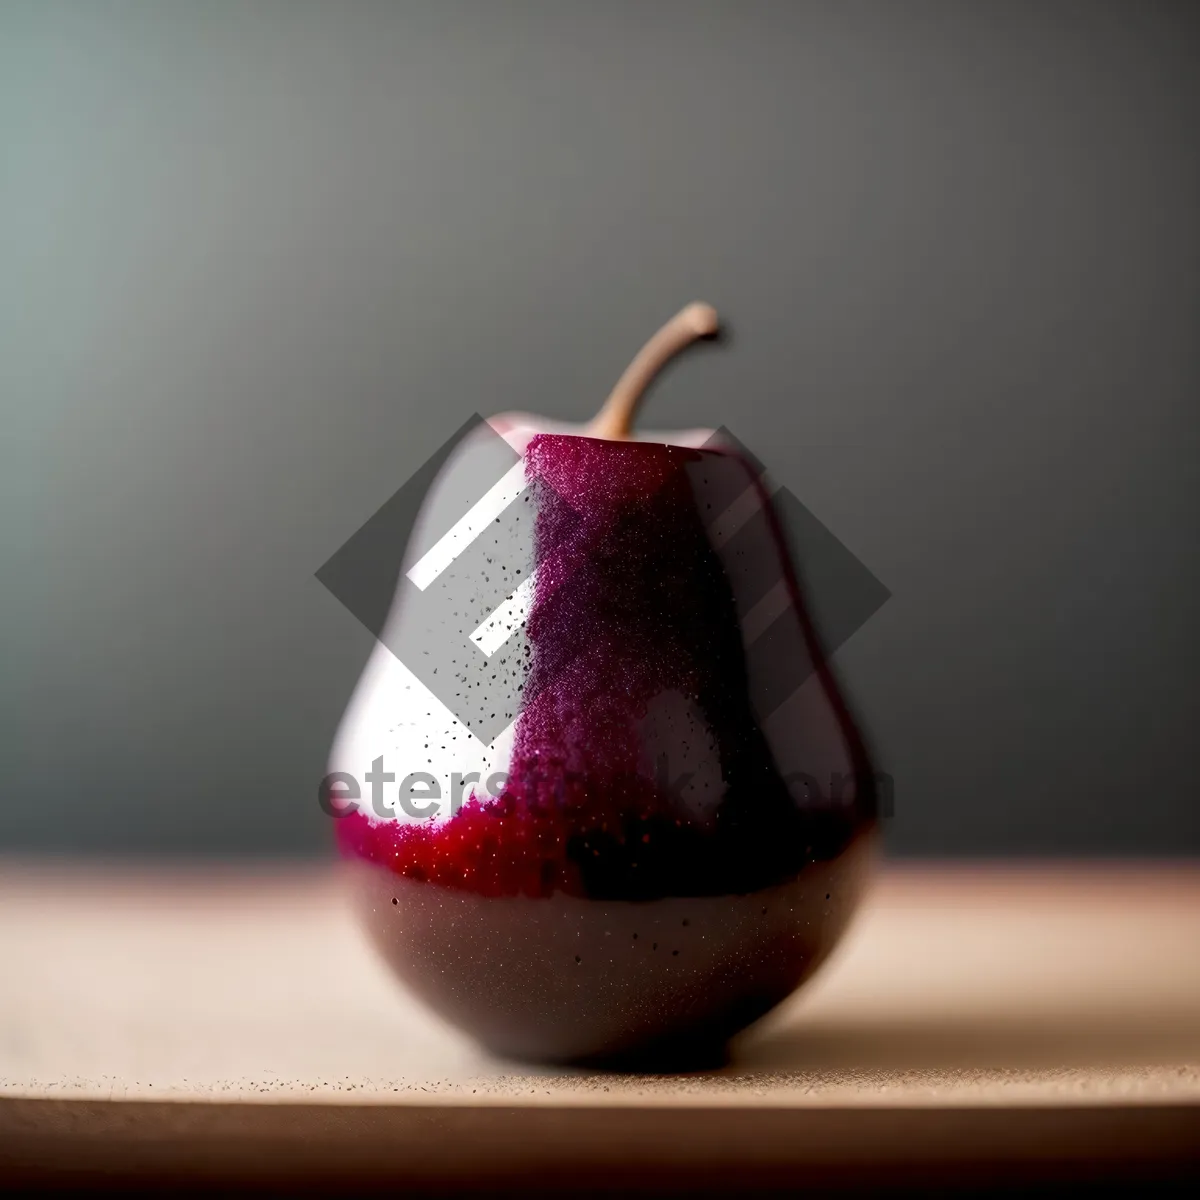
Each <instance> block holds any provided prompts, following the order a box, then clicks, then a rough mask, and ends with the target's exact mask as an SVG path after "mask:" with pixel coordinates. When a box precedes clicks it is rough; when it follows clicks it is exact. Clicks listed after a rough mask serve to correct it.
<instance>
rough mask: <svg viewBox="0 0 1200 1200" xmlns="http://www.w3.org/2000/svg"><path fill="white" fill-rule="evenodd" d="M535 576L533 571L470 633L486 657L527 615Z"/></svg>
mask: <svg viewBox="0 0 1200 1200" xmlns="http://www.w3.org/2000/svg"><path fill="white" fill-rule="evenodd" d="M536 578H537V573H536V572H534V573H533V574H532V575H530V576H529V577H528V578H527V579H526V580H525V582H524V583H522V584H521V586H520V587H519V588H517V590H516V591H515V592H513V594H512V595H511V596H509V598H508V599H507V600H505V601H504V603H503V604H501V605H500V606H499V607H498V608H497V609H496V610H495V611H494V612H493V613H492V615H491V616H490V617H488V618H487V619H486V620H485V621H484V622H483V624H482V625H480V626H479V628H478V629H476V630H475V632H474V633H473V634H471V641H473V642H474V643H475V645H477V646H478V647H479V648H480V650H482V651H483V652H484V654H486V655H487V656H488V658H491V657H492V655H493V654H495V653H496V651H497V650H499V649H500V647H501V646H503V645H504V643H505V642H507V641H508V639H509V638H510V637H512V635H513V634H514V633H515V632H516V631H517V630H518V629H519V628H520V627H521V622H522V621H524V620H525V619H526V617H528V616H529V610H530V608H532V607H533V589H534V580H535V579H536Z"/></svg>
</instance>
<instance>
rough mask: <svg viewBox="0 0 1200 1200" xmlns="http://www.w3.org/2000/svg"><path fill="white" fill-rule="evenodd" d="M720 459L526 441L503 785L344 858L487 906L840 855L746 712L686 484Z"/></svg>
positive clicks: (733, 645)
mask: <svg viewBox="0 0 1200 1200" xmlns="http://www.w3.org/2000/svg"><path fill="white" fill-rule="evenodd" d="M714 454H715V452H712V451H699V450H690V449H685V448H681V447H676V446H666V445H659V444H652V443H641V442H618V441H604V440H598V439H592V438H584V437H574V436H567V435H551V434H541V435H538V436H537V437H535V438H534V439H533V440H532V441H531V443H530V445H529V447H528V450H527V453H526V475H527V478H528V480H529V483H530V486H531V491H532V496H533V499H534V503H535V505H536V513H537V516H536V528H535V539H534V545H535V566H536V569H537V577H536V582H535V587H534V596H533V602H532V606H531V609H530V613H529V617H528V622H527V630H526V632H527V638H528V643H529V646H530V649H531V654H530V661H529V668H528V673H527V676H526V678H525V681H524V684H523V695H524V697H525V702H524V705H523V707H522V709H521V711H520V715H519V717H518V720H517V726H516V730H515V744H514V751H513V755H512V760H511V763H510V766H509V768H508V772H509V778H508V782H507V784H506V786H505V788H504V790H503V792H502V794H501V795H500V796H499V797H497V798H496V799H494V800H493V799H490V798H488V799H481V798H479V797H478V796H472V797H471V798H470V799H469V800H468V801H467V802H466V803H465V804H464V805H463V806H462V808H461V809H460V810H459V811H458V812H457V813H456V814H454V815H453V816H451V817H450V818H448V819H446V820H432V821H428V822H425V823H418V824H414V823H402V822H398V821H385V822H379V823H373V822H371V821H369V820H368V819H367V818H366V817H364V816H362V815H359V814H352V815H350V816H347V817H344V818H342V819H340V820H339V821H338V822H337V828H338V837H339V844H340V846H341V847H342V849H343V851H344V852H346V853H348V854H352V855H355V856H358V857H362V858H365V859H367V860H369V861H371V862H375V863H378V864H380V865H383V866H386V867H388V868H389V869H390V870H392V871H394V872H396V873H397V874H399V875H401V876H404V877H407V878H409V879H413V880H420V881H426V882H429V883H436V884H440V885H443V886H446V887H453V888H462V889H468V890H471V891H473V892H477V893H481V894H484V895H489V896H503V895H508V896H515V895H526V896H547V895H550V894H552V893H554V892H558V891H561V892H566V893H569V894H573V895H580V896H592V897H599V896H604V897H612V898H625V899H648V898H653V897H658V896H664V895H698V894H719V893H725V892H738V891H744V892H749V891H753V890H757V889H758V888H761V887H764V886H768V885H770V884H771V883H774V882H777V881H779V880H781V879H783V878H787V877H788V876H790V875H792V874H794V873H795V871H796V870H798V869H799V868H800V867H801V866H802V865H803V862H804V861H805V860H806V859H807V858H809V857H811V856H812V855H813V854H814V853H815V854H822V853H824V852H829V853H833V852H836V850H839V849H840V848H841V846H842V845H843V844H844V841H845V835H848V833H849V829H848V828H843V824H844V822H835V823H834V824H833V825H830V822H829V815H828V814H825V815H824V817H822V816H820V815H813V814H804V813H802V812H801V811H800V810H799V809H798V808H797V806H796V804H795V803H794V801H793V799H792V797H791V796H790V794H789V793H788V790H787V788H786V786H785V785H784V783H783V781H782V780H781V778H780V776H779V772H778V770H777V769H776V767H775V764H774V761H773V758H772V755H771V752H770V749H769V747H768V746H767V743H766V740H765V738H764V737H763V734H762V731H761V730H760V728H759V725H758V722H757V719H756V716H755V714H754V712H753V710H752V706H751V703H750V698H749V688H748V686H747V678H746V662H745V654H744V649H743V644H742V636H741V628H740V621H739V615H738V610H737V605H736V602H735V597H734V595H733V591H732V588H731V585H730V582H729V578H728V576H727V574H726V572H725V569H724V567H723V565H722V562H721V559H720V557H719V555H718V554H717V553H716V551H715V549H714V546H713V543H712V540H711V537H710V534H709V531H708V528H707V526H706V520H707V517H706V515H705V514H704V513H703V512H701V511H700V506H699V505H698V503H697V496H696V492H695V489H694V485H693V480H692V478H691V477H690V476H689V472H688V469H687V468H688V465H689V464H696V463H699V462H701V461H702V459H703V458H704V457H705V456H708V455H714ZM752 478H753V477H752V475H750V474H749V472H747V477H746V482H747V485H748V486H749V485H750V483H751V480H752ZM777 549H778V551H779V553H780V554H783V553H785V552H784V551H783V550H782V547H778V548H777ZM672 758H674V760H675V761H674V762H672ZM681 765H682V767H686V768H688V769H686V770H681V769H680V768H681ZM679 777H682V778H684V784H683V785H682V786H680V785H679V784H678V782H677V780H678V778H679Z"/></svg>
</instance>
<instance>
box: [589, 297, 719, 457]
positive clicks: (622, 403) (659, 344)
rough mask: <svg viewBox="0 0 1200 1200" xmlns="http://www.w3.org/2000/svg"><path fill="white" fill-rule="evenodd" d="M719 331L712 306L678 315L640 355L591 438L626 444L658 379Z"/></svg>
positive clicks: (600, 416)
mask: <svg viewBox="0 0 1200 1200" xmlns="http://www.w3.org/2000/svg"><path fill="white" fill-rule="evenodd" d="M718 327H719V322H718V320H717V310H716V309H715V308H713V306H712V305H711V304H700V303H696V304H689V305H688V306H687V307H686V308H684V309H682V310H680V311H679V312H678V313H676V314H675V316H673V317H672V318H671V319H670V320H669V321H668V322H667V323H666V324H665V325H664V326H663V327H662V328H661V329H660V330H659V331H658V332H657V333H656V334H655V335H654V336H653V337H652V338H651V339H650V340H649V341H648V342H647V343H646V344H645V345H644V346H643V347H642V348H641V349H640V350H639V351H638V352H637V355H636V357H635V358H634V360H633V362H631V363H630V364H629V366H627V367H626V368H625V373H624V374H623V375H622V376H621V378H620V379H618V380H617V386H616V387H614V388H613V390H612V391H611V392H610V393H609V396H608V399H607V400H605V402H604V404H603V406H602V407H601V409H600V411H599V412H598V413H597V414H596V415H595V416H594V417H593V418H592V420H591V423H590V424H589V425H588V426H587V429H586V431H585V432H586V434H587V436H588V437H596V438H610V439H613V440H615V441H624V440H626V439H627V438H628V437H629V436H630V434H631V433H632V432H633V418H634V415H635V414H636V412H637V407H638V404H639V402H640V401H641V399H642V395H643V393H644V392H645V391H646V388H647V387H649V386H650V382H651V381H652V380H653V379H654V377H655V375H657V374H658V373H659V371H661V370H662V369H663V367H664V366H666V364H667V363H668V362H669V361H670V360H671V359H672V358H674V357H675V355H676V354H678V353H679V352H680V351H681V350H684V349H686V348H687V347H688V346H690V345H691V344H692V342H694V341H696V339H697V338H704V337H712V336H713V335H714V334H715V333H716V332H717V329H718Z"/></svg>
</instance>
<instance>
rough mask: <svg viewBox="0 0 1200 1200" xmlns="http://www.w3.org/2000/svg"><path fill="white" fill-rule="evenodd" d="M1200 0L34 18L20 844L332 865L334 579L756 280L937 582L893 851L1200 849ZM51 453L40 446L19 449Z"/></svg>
mask: <svg viewBox="0 0 1200 1200" xmlns="http://www.w3.org/2000/svg"><path fill="white" fill-rule="evenodd" d="M1198 31H1200V13H1198V10H1197V6H1195V5H1193V4H1189V3H1186V2H1184V3H1178V4H1169V3H1151V2H1136V0H1130V2H1128V3H1105V2H1099V0H1097V2H1092V3H1082V2H1081V3H1062V2H1037V3H1025V2H1018V0H1004V2H999V0H998V2H995V3H987V2H984V0H977V2H974V3H971V2H958V3H952V2H945V3H929V2H919V0H911V2H906V3H896V2H893V0H879V2H877V3H859V2H854V0H850V2H843V3H833V2H830V3H822V4H817V3H778V4H768V3H748V2H744V0H739V2H738V3H733V2H732V0H731V2H729V3H724V4H703V3H662V2H659V3H606V2H601V0H591V2H590V3H545V4H540V5H535V4H531V3H515V2H509V3H505V2H501V0H494V2H487V0H480V2H479V3H472V4H463V3H453V2H448V0H429V2H427V3H395V4H383V3H379V4H372V3H334V2H333V0H329V2H327V3H323V4H311V3H294V2H285V0H280V2H278V3H275V2H269V0H258V2H229V3H220V2H203V0H196V2H191V3H149V2H147V3H115V2H114V3H105V4H99V3H84V2H82V0H80V2H79V3H74V4H63V3H54V2H47V0H25V2H13V0H6V2H5V3H4V4H3V5H0V172H2V174H0V205H2V211H0V262H2V264H3V265H2V267H0V303H2V305H3V308H2V310H0V311H2V314H3V319H2V322H0V335H2V337H3V344H2V345H0V351H2V353H0V397H2V402H3V409H4V425H5V429H6V433H7V434H8V436H7V437H6V439H5V443H6V448H5V450H4V455H5V462H4V467H3V472H2V481H0V487H2V488H3V492H4V497H3V507H2V511H0V522H2V528H3V539H4V569H3V577H4V610H3V624H2V628H3V635H4V657H5V661H4V665H3V672H4V673H3V678H4V681H5V687H4V705H5V712H4V719H3V725H2V728H3V737H4V739H5V740H4V747H3V750H4V776H3V778H4V784H5V786H4V789H3V794H2V795H0V849H8V850H27V849H38V850H41V849H52V850H76V849H80V848H86V849H94V850H97V851H106V852H118V853H128V852H139V851H154V850H170V851H177V852H218V851H246V852H251V853H263V852H278V853H284V852H293V851H315V852H322V851H323V850H325V849H326V848H327V846H328V841H329V830H328V828H327V821H326V819H325V818H324V817H323V816H322V815H321V814H320V812H319V811H318V807H317V804H316V801H315V793H314V788H315V784H316V781H317V780H318V778H319V777H320V775H321V774H322V769H323V763H324V759H325V754H326V751H327V749H328V744H329V740H330V737H331V735H332V732H333V728H334V725H335V722H336V720H337V718H338V716H339V714H340V712H341V709H342V706H343V704H344V703H345V701H346V699H347V696H348V694H349V691H350V689H351V687H352V685H353V683H354V681H355V678H356V676H357V674H358V672H359V670H360V668H361V666H362V663H363V662H364V660H365V658H366V656H367V653H368V651H369V649H370V638H369V635H367V634H366V632H365V631H364V630H363V629H362V627H361V626H359V625H358V624H357V623H356V622H355V621H354V620H353V618H351V617H350V616H349V614H348V613H347V612H346V611H345V610H344V609H343V608H341V607H340V606H339V605H338V603H337V602H336V601H335V600H334V599H333V598H332V596H330V595H329V593H327V592H326V591H325V590H324V589H323V588H322V587H321V585H320V584H319V583H318V582H317V581H316V580H315V579H314V578H313V572H314V571H315V570H316V569H317V568H318V567H319V566H320V565H321V564H322V563H323V562H324V561H325V559H326V558H327V557H328V556H329V555H330V554H331V553H332V552H333V551H334V550H335V549H336V548H337V547H338V546H339V545H340V544H341V542H342V541H343V540H344V539H345V538H346V537H348V536H349V535H350V534H351V533H352V532H353V531H354V530H355V529H356V528H358V526H359V524H360V523H361V522H362V521H363V520H365V519H366V517H367V516H369V515H370V514H371V513H372V512H374V511H375V509H376V508H377V507H378V506H379V505H380V504H381V503H382V502H383V501H384V500H385V499H386V498H387V497H388V496H389V495H390V494H391V493H392V492H393V491H394V490H395V489H396V488H397V487H398V486H399V485H400V484H401V483H403V482H404V481H405V479H407V477H408V476H409V474H410V473H411V472H412V471H413V470H414V469H416V468H417V467H418V466H419V465H420V464H421V463H422V462H423V461H424V460H425V459H426V457H427V456H428V455H429V454H431V453H432V452H433V451H434V450H435V449H436V448H437V447H438V445H439V444H440V443H441V442H442V441H443V440H444V439H445V438H446V437H447V436H449V434H450V433H451V432H452V431H453V430H454V429H456V428H457V427H458V426H459V425H460V424H461V423H462V421H463V420H464V419H466V417H467V416H469V415H470V413H472V412H473V411H476V410H478V411H481V412H483V413H488V412H492V411H496V410H500V409H505V408H510V407H528V408H531V409H534V410H538V411H542V412H546V413H550V414H554V415H557V416H562V417H567V418H582V417H584V416H585V415H587V414H588V413H590V411H591V410H592V409H593V408H594V407H595V405H596V404H597V403H598V401H599V400H600V399H601V398H602V397H603V395H604V394H605V393H606V391H607V389H608V388H609V386H610V384H611V383H612V381H613V380H614V378H615V376H616V375H617V374H618V373H619V371H620V370H621V368H622V367H623V366H624V364H625V361H626V359H627V358H628V356H629V355H630V354H631V353H632V351H633V350H634V349H635V348H636V347H637V346H638V345H639V344H640V342H641V340H642V339H643V337H644V336H645V335H646V334H647V333H648V332H649V331H651V330H652V329H653V328H654V327H655V326H656V325H657V324H658V322H659V321H660V320H662V319H663V318H665V317H666V316H667V315H669V314H670V313H672V312H673V311H674V310H675V309H676V307H678V306H679V305H680V304H681V303H682V302H684V301H686V300H689V299H692V298H697V297H699V298H703V299H707V300H711V301H712V302H713V303H715V304H716V305H717V306H718V307H719V308H720V309H721V310H722V311H723V312H725V313H726V314H728V316H729V317H730V319H731V321H732V323H733V325H734V327H735V337H734V339H733V341H732V342H731V344H730V345H729V347H728V348H727V349H726V350H723V351H719V352H710V353H708V354H704V355H698V356H695V357H693V358H691V359H690V360H689V361H687V362H686V363H683V364H681V365H680V366H679V367H678V368H677V369H675V370H673V371H672V372H671V373H670V375H669V376H668V377H667V378H666V379H665V380H664V381H663V385H662V386H661V388H659V389H658V390H657V391H656V393H655V395H654V396H653V398H652V399H651V401H650V404H651V406H652V411H651V412H649V413H647V418H646V419H647V422H648V423H650V424H652V425H665V426H671V425H692V424H708V423H722V422H724V423H726V424H728V425H729V426H730V427H731V428H733V430H734V431H735V432H736V433H737V434H738V435H739V436H740V437H741V438H742V439H743V440H744V441H745V442H746V443H747V444H749V445H750V446H752V447H753V448H754V449H755V450H757V451H758V452H759V453H760V454H761V455H762V457H763V458H764V460H765V461H766V464H767V466H768V467H769V468H770V470H771V471H772V472H773V474H774V475H775V476H776V477H777V478H778V479H779V480H780V481H781V482H783V483H785V484H787V485H788V486H789V487H790V488H791V489H792V490H793V491H794V492H795V493H796V494H797V495H798V496H799V497H800V498H801V500H803V501H804V503H805V504H806V505H807V506H808V507H809V508H810V509H811V510H812V511H813V512H814V513H815V514H817V516H819V517H820V518H821V519H822V520H823V521H824V522H825V523H826V524H827V525H828V526H829V528H830V529H832V530H833V531H834V532H835V533H836V534H837V535H838V537H840V538H841V539H842V540H843V541H844V542H845V543H846V545H847V546H849V547H850V548H851V549H852V550H853V551H854V552H855V553H856V554H857V555H858V556H859V557H860V558H861V559H862V560H863V562H865V563H866V564H867V565H868V566H869V567H870V568H871V569H872V570H873V571H874V572H875V573H876V574H877V575H878V576H879V577H880V579H882V580H883V581H884V583H886V584H887V586H888V587H889V588H890V589H891V591H892V593H893V598H892V599H891V600H890V601H889V602H888V604H887V605H886V606H885V607H884V608H883V610H882V611H881V612H880V613H879V614H878V615H877V616H875V617H874V618H873V619H872V620H871V621H870V622H869V623H868V624H867V625H866V626H865V627H864V628H863V629H861V630H860V631H859V632H858V633H857V634H856V635H855V636H854V637H853V638H852V639H851V641H850V642H849V643H848V644H847V645H846V646H845V647H844V648H843V649H842V650H841V651H840V652H839V654H838V655H837V664H838V666H839V667H840V669H841V671H842V673H843V676H844V678H845V679H846V680H847V682H848V684H849V686H850V688H851V690H852V692H853V695H854V698H855V700H856V702H857V704H858V707H859V709H860V710H861V711H862V713H863V714H864V715H865V717H866V720H867V723H868V725H869V727H870V730H871V732H872V734H873V736H874V739H875V742H876V744H877V746H878V748H879V750H880V757H881V760H882V763H883V765H884V766H886V767H887V768H888V769H890V771H891V772H892V774H893V775H894V777H895V780H896V808H897V811H896V816H895V819H894V820H893V821H892V822H891V827H890V830H889V835H888V836H889V838H890V841H891V846H892V848H893V850H894V851H895V852H897V853H968V854H991V853H1008V852H1030V853H1042V852H1058V853H1104V854H1108V853H1165V854H1180V853H1195V852H1197V851H1200V816H1198V812H1200V805H1198V802H1197V785H1196V770H1195V767H1194V765H1193V755H1192V753H1191V747H1192V745H1193V744H1194V740H1195V731H1196V727H1197V717H1198V705H1197V699H1198V697H1200V687H1198V684H1197V680H1198V678H1200V661H1198V658H1200V656H1198V654H1197V644H1198V639H1197V634H1196V629H1195V623H1196V621H1197V613H1198V612H1200V579H1198V570H1197V546H1198V545H1200V538H1198V534H1200V503H1198V502H1197V501H1198V500H1200V495H1198V493H1200V486H1198V485H1200V479H1198V472H1200V453H1198V450H1200V446H1198V444H1197V443H1198V438H1197V427H1198V419H1197V418H1198V413H1197V407H1198V406H1197V400H1198V398H1200V350H1198V345H1197V334H1198V331H1200V222H1198V216H1197V214H1198V213H1200V139H1198V138H1197V129H1198V128H1200V106H1198V94H1200V84H1198V82H1197V71H1196V65H1197V62H1200V36H1198ZM13 434H15V436H12V435H13Z"/></svg>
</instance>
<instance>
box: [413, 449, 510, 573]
mask: <svg viewBox="0 0 1200 1200" xmlns="http://www.w3.org/2000/svg"><path fill="white" fill-rule="evenodd" d="M525 486H526V480H525V460H524V459H521V461H520V462H516V463H514V464H513V465H512V466H511V467H510V468H509V469H508V470H507V471H505V473H504V474H503V475H502V476H501V477H500V479H499V480H498V481H497V482H496V483H494V484H492V486H491V487H490V488H488V490H487V491H486V492H485V493H484V494H483V496H482V497H480V499H479V500H477V501H476V502H475V503H474V504H473V505H472V506H471V507H470V509H468V510H467V512H466V514H465V515H464V516H462V517H460V518H459V519H458V520H457V521H456V522H455V523H454V524H453V525H452V526H451V527H450V529H449V530H448V531H447V532H446V533H445V534H443V535H442V536H441V537H440V538H438V540H437V541H436V542H435V543H434V544H433V546H432V547H431V548H430V549H429V550H428V551H427V552H426V553H425V554H423V555H422V556H421V557H420V558H419V559H418V560H417V561H416V563H414V564H413V566H411V567H410V568H409V570H408V578H409V579H410V580H411V581H412V582H413V583H414V584H415V585H416V586H417V587H418V588H419V589H420V590H421V591H424V590H425V589H426V588H427V587H428V586H429V585H430V584H431V583H432V582H433V581H434V580H435V579H436V578H437V577H438V576H439V575H440V574H441V573H442V572H443V571H444V570H446V568H447V567H449V566H450V564H451V563H452V562H453V561H454V560H455V559H456V558H457V557H458V556H459V555H460V554H461V553H462V552H463V551H464V550H466V548H467V547H468V546H469V545H470V544H471V543H472V542H473V541H474V540H475V539H476V538H477V537H478V536H479V535H480V534H481V533H482V532H483V531H484V530H485V529H486V528H487V527H488V526H489V525H490V524H491V523H492V522H493V521H494V520H495V519H496V518H497V517H498V516H499V515H500V514H501V513H502V512H503V511H504V510H505V509H506V508H507V507H508V506H509V505H510V504H511V503H512V502H513V501H514V500H516V499H517V497H518V496H520V494H521V493H522V492H523V491H524V490H525Z"/></svg>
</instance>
